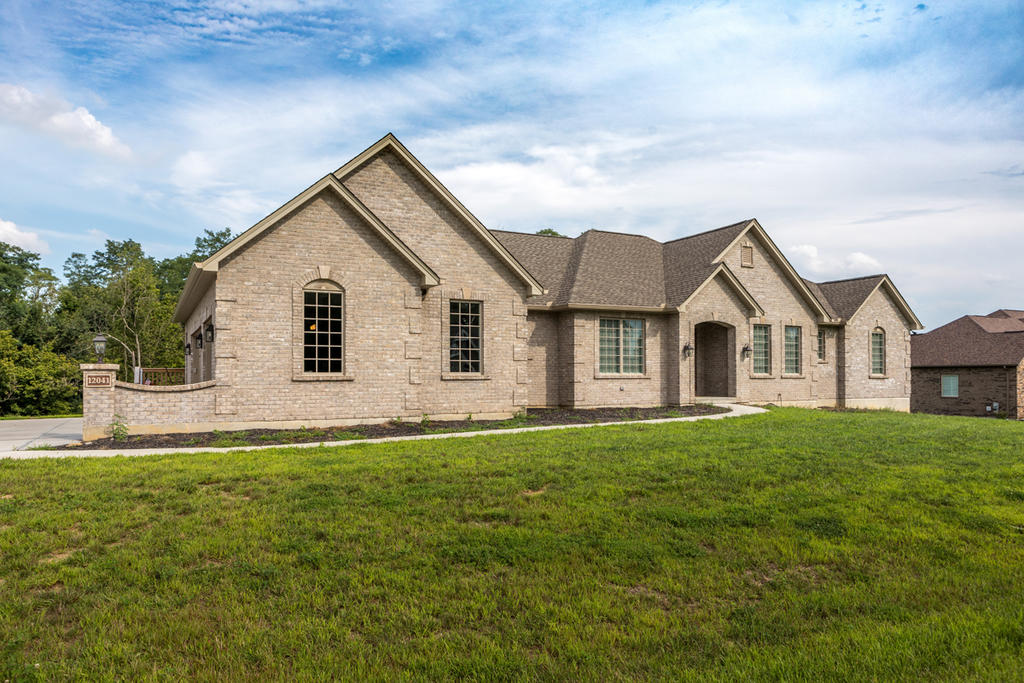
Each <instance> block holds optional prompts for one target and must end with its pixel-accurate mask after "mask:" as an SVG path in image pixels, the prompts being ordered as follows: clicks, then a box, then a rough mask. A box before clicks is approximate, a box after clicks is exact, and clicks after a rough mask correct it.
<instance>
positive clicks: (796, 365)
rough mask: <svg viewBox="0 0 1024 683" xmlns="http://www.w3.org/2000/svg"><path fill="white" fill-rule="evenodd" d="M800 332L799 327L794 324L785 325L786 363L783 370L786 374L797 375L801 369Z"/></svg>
mask: <svg viewBox="0 0 1024 683" xmlns="http://www.w3.org/2000/svg"><path fill="white" fill-rule="evenodd" d="M801 332H802V330H801V328H800V327H797V326H796V325H786V329H785V334H786V339H785V341H786V348H785V353H786V364H785V369H784V372H785V373H786V374H787V375H799V374H800V371H801V370H802V369H803V368H801V363H800V350H801V349H800V347H801V345H802V344H801V342H802V341H803V340H802V339H801Z"/></svg>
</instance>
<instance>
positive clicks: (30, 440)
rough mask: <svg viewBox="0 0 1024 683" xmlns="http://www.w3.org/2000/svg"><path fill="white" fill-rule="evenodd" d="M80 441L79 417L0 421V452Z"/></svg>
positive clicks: (80, 427)
mask: <svg viewBox="0 0 1024 683" xmlns="http://www.w3.org/2000/svg"><path fill="white" fill-rule="evenodd" d="M81 440H82V418H80V417H39V418H35V417H33V418H26V419H24V420H0V451H20V450H24V449H26V448H31V447H32V446H64V445H66V444H69V443H72V442H77V441H81Z"/></svg>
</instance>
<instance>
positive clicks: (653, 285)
mask: <svg viewBox="0 0 1024 683" xmlns="http://www.w3.org/2000/svg"><path fill="white" fill-rule="evenodd" d="M749 224H750V221H749V220H746V221H741V222H739V223H734V224H732V225H727V226H725V227H723V228H718V229H716V230H710V231H708V232H703V233H699V234H697V235H691V236H690V237H683V238H681V239H677V240H672V241H671V242H665V243H661V242H658V241H656V240H653V239H651V238H650V237H645V236H644V235H630V234H626V233H620V232H608V231H605V230H587V231H586V232H584V233H583V234H582V235H580V236H579V237H577V238H575V239H573V238H568V237H551V236H546V235H530V234H527V233H521V232H509V231H506V230H492V231H491V232H492V233H493V234H494V236H495V237H497V238H498V241H499V242H501V243H502V245H504V246H505V248H506V249H508V250H509V251H510V252H512V254H513V255H514V256H515V257H516V259H517V260H518V261H519V262H520V263H522V264H523V265H524V266H525V267H526V269H527V270H528V271H530V273H531V274H532V275H533V276H534V277H536V278H537V279H538V280H540V281H541V283H542V284H543V285H544V286H545V287H546V288H547V289H548V293H547V294H545V295H543V296H539V297H533V298H532V299H531V300H530V303H531V304H551V305H555V306H564V305H567V304H580V305H584V304H598V305H603V306H641V307H647V308H658V307H668V306H678V305H679V304H681V303H682V302H683V301H685V300H686V299H687V297H689V296H690V295H691V294H692V293H693V292H694V291H695V290H696V289H697V287H699V286H700V285H701V284H703V282H704V281H705V280H707V278H708V277H709V276H710V275H711V274H712V273H713V272H714V270H715V268H716V267H717V266H718V264H717V263H716V262H715V258H717V257H718V255H719V254H720V253H721V252H722V251H723V250H724V249H725V248H726V247H727V246H729V244H731V243H732V241H733V240H734V239H736V237H737V236H739V234H740V233H741V232H742V231H743V230H744V229H745V228H746V227H747V226H748V225H749Z"/></svg>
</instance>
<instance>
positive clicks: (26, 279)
mask: <svg viewBox="0 0 1024 683" xmlns="http://www.w3.org/2000/svg"><path fill="white" fill-rule="evenodd" d="M56 285H57V278H56V277H55V276H54V275H53V272H51V271H50V269H49V268H41V267H40V266H39V254H36V253H34V252H31V251H26V250H24V249H22V248H21V247H16V246H14V245H12V244H7V243H6V242H0V329H8V330H11V333H12V334H13V335H14V338H15V339H17V340H18V341H20V342H24V343H30V344H40V343H42V342H43V341H44V340H46V339H48V338H49V337H50V336H51V331H50V318H51V316H52V314H53V308H54V305H55V303H56Z"/></svg>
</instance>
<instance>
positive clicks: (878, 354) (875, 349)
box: [871, 327, 885, 375]
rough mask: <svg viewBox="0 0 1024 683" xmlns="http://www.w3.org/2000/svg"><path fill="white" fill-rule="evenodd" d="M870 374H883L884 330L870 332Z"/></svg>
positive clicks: (878, 329) (877, 329)
mask: <svg viewBox="0 0 1024 683" xmlns="http://www.w3.org/2000/svg"><path fill="white" fill-rule="evenodd" d="M871 374H872V375H884V374H885V330H883V329H882V328H881V327H876V328H875V329H873V330H871Z"/></svg>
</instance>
